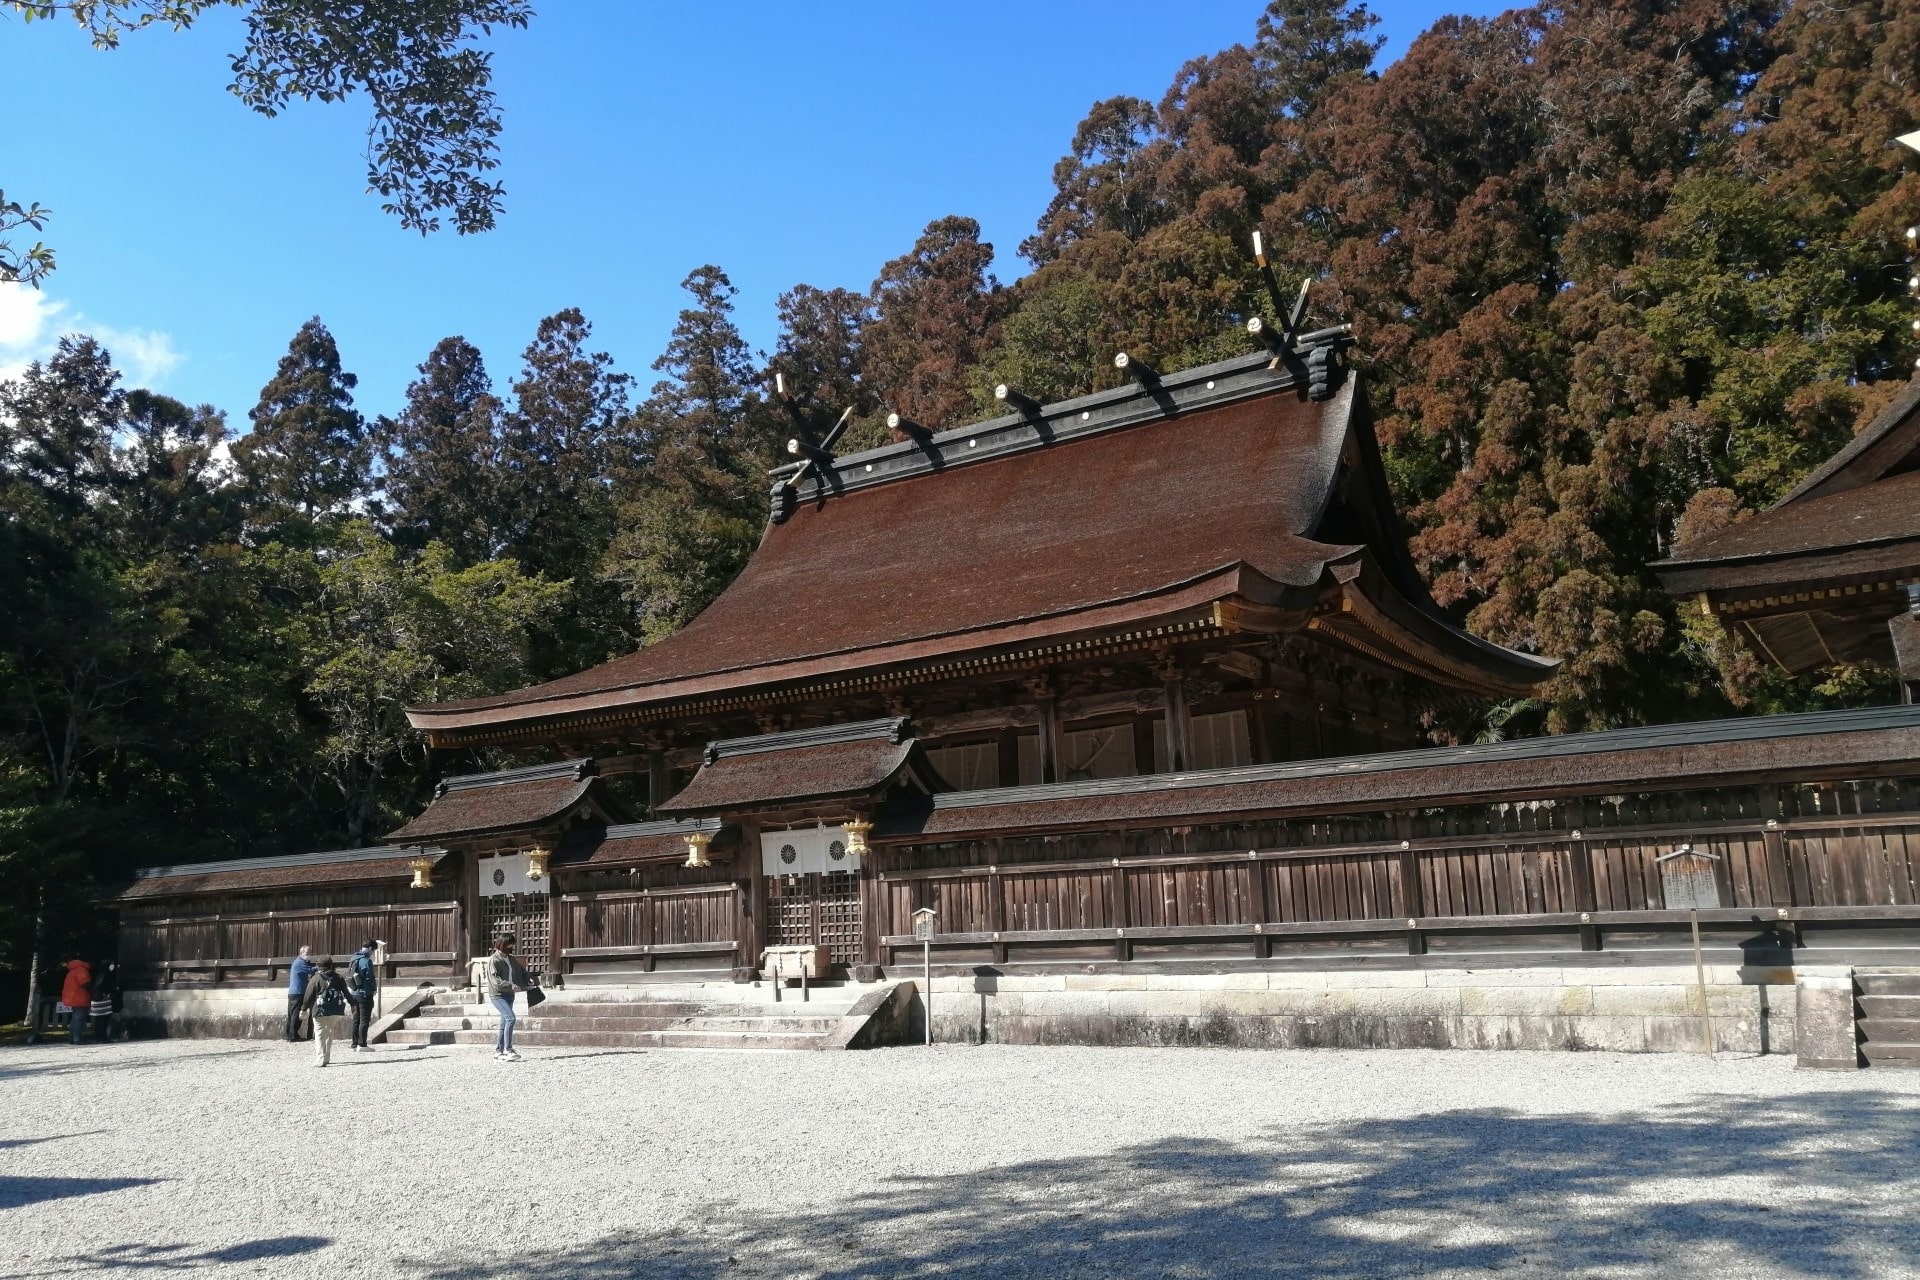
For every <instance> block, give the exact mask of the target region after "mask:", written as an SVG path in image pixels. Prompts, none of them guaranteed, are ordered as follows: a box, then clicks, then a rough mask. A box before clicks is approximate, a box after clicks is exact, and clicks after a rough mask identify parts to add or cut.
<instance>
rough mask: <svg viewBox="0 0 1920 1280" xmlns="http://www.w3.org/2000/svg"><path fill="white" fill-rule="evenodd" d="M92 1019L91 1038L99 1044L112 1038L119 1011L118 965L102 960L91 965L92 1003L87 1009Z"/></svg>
mask: <svg viewBox="0 0 1920 1280" xmlns="http://www.w3.org/2000/svg"><path fill="white" fill-rule="evenodd" d="M87 1012H88V1014H89V1015H90V1016H91V1018H92V1020H93V1038H94V1040H95V1041H96V1042H97V1043H99V1044H105V1043H106V1042H107V1041H109V1040H111V1039H113V1029H114V1026H115V1025H116V1020H117V1018H118V1015H119V1013H120V966H119V965H117V964H115V963H113V961H111V960H102V961H101V962H100V963H99V964H96V965H94V966H93V1005H92V1007H91V1008H90V1009H88V1011H87Z"/></svg>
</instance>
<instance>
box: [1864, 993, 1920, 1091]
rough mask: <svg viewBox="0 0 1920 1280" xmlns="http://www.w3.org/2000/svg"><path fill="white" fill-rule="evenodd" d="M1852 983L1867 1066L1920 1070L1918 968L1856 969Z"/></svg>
mask: <svg viewBox="0 0 1920 1280" xmlns="http://www.w3.org/2000/svg"><path fill="white" fill-rule="evenodd" d="M1853 981H1854V989H1855V996H1854V999H1855V1002H1856V1004H1857V1006H1858V1009H1859V1035H1860V1054H1861V1056H1862V1057H1863V1058H1864V1059H1865V1060H1866V1064H1867V1065H1868V1066H1870V1067H1906V1068H1910V1069H1911V1068H1920V969H1887V970H1882V971H1879V972H1876V971H1874V970H1871V969H1856V970H1854V973H1853Z"/></svg>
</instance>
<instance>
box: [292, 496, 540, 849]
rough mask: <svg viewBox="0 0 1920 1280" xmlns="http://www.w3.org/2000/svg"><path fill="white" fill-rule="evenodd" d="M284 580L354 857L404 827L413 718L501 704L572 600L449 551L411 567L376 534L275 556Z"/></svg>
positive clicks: (364, 529) (417, 769)
mask: <svg viewBox="0 0 1920 1280" xmlns="http://www.w3.org/2000/svg"><path fill="white" fill-rule="evenodd" d="M270 554H272V564H271V571H272V573H273V574H274V576H276V577H277V578H278V579H279V580H280V581H281V582H282V583H283V584H284V586H285V588H286V589H287V590H289V591H290V592H292V593H294V594H296V595H298V596H299V597H300V598H301V599H302V600H303V601H304V603H303V607H302V608H300V609H299V610H297V611H295V612H293V613H291V614H290V615H289V616H288V617H287V618H286V621H285V631H284V633H283V635H282V636H281V639H282V640H283V641H284V643H285V644H286V646H287V648H288V650H289V651H290V652H292V653H294V654H296V655H298V666H299V668H300V670H301V671H303V672H305V673H306V684H305V688H304V690H303V693H304V696H305V697H306V698H307V699H308V700H310V702H311V704H312V706H313V707H314V708H315V709H316V710H317V711H318V713H319V715H320V717H321V718H322V720H323V721H324V723H325V726H326V730H325V736H324V739H323V740H322V742H321V744H320V749H319V757H320V762H321V769H322V772H323V774H324V776H325V778H326V779H327V781H328V783H329V784H330V785H331V786H332V788H333V789H334V791H335V792H336V795H337V800H338V805H339V811H340V813H341V814H342V817H343V823H342V826H343V828H344V834H345V836H346V838H347V840H348V842H349V843H350V844H353V845H361V844H365V843H367V842H368V841H369V840H371V839H372V838H373V837H374V836H376V835H378V834H379V831H380V828H381V824H382V823H383V822H385V821H390V820H392V819H394V818H396V817H398V816H399V814H398V813H397V811H395V810H384V811H383V807H382V806H383V802H384V801H387V800H388V799H389V798H390V797H391V796H392V795H393V794H394V793H395V791H396V783H400V784H402V788H403V789H402V792H401V793H402V794H405V790H406V788H404V784H405V783H409V782H417V781H418V778H401V777H400V776H399V775H401V774H402V773H403V772H404V771H406V770H407V769H408V768H409V767H411V769H412V770H413V772H414V773H416V774H418V773H421V772H423V771H424V766H425V763H426V758H425V751H426V748H425V747H424V745H423V744H422V743H421V741H420V736H419V735H418V734H417V733H415V732H414V731H413V729H412V728H411V727H410V726H409V725H408V724H407V718H406V708H407V707H409V706H415V705H419V704H423V703H430V702H444V701H447V700H449V699H454V698H463V697H471V696H476V695H479V694H483V693H492V692H497V691H499V690H501V689H509V688H513V687H514V686H515V685H518V684H524V683H526V681H527V680H528V679H529V676H530V668H529V666H528V654H529V637H530V634H531V632H532V630H533V629H534V628H535V627H536V626H537V625H538V624H539V622H540V620H541V618H542V617H543V615H545V614H546V613H548V612H549V611H551V610H552V609H554V608H555V607H556V606H557V605H558V604H559V602H560V601H561V600H563V599H564V598H565V595H566V585H565V584H564V583H553V582H546V581H543V580H541V579H538V578H532V577H528V576H527V575H525V574H523V573H521V572H520V570H519V569H518V568H517V567H515V566H514V565H513V564H511V563H508V562H504V561H497V560H496V561H489V562H487V563H484V564H478V565H473V566H471V567H469V568H464V569H462V568H456V567H455V566H454V564H453V560H452V556H451V555H450V554H449V553H448V552H447V550H446V548H445V547H442V546H441V545H440V544H438V543H429V544H428V545H427V547H426V548H425V549H424V550H423V551H422V552H421V553H420V554H419V555H417V556H413V557H411V558H403V557H401V556H400V555H399V554H398V553H397V552H396V550H395V549H394V547H393V545H392V544H391V543H389V542H387V541H386V540H384V539H383V538H381V537H380V536H379V533H378V531H377V530H375V529H374V527H373V526H372V525H371V524H369V523H367V522H365V521H354V522H352V523H350V524H348V525H346V526H345V527H344V528H343V529H342V530H341V532H340V537H339V541H338V543H337V545H336V546H334V547H332V548H330V549H329V550H328V551H327V553H326V554H324V555H318V556H316V555H314V554H312V553H311V552H307V551H301V550H295V549H290V548H277V549H273V551H272V552H271V553H270Z"/></svg>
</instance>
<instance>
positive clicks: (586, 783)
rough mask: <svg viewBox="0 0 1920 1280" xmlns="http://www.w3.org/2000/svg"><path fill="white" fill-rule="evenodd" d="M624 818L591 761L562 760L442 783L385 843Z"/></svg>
mask: <svg viewBox="0 0 1920 1280" xmlns="http://www.w3.org/2000/svg"><path fill="white" fill-rule="evenodd" d="M629 816H630V815H629V814H627V813H626V812H624V811H623V810H622V809H621V808H620V806H619V805H618V803H616V802H615V801H614V800H613V799H612V797H610V796H608V795H606V794H605V793H604V792H602V791H601V789H600V786H599V780H598V779H597V778H596V777H595V776H594V764H593V761H591V760H566V761H562V762H560V763H558V764H541V765H532V766H529V767H528V768H524V769H506V770H502V771H500V772H498V773H473V774H465V775H462V776H460V777H455V778H447V779H445V780H444V781H442V782H441V783H440V785H439V786H438V787H436V788H435V789H434V793H433V801H432V803H430V804H428V805H427V807H426V808H425V809H423V810H421V811H420V814H419V816H417V817H415V818H414V819H413V820H412V821H411V822H409V823H407V825H405V826H404V827H401V828H399V829H398V830H396V831H393V832H391V833H389V834H388V836H387V839H389V840H392V841H394V842H396V843H399V844H417V843H419V842H421V841H423V840H446V839H453V838H459V837H474V836H484V835H493V834H500V833H506V832H514V831H526V832H529V833H535V832H542V831H544V830H546V829H548V828H552V827H557V826H559V825H561V824H563V823H565V822H567V821H568V820H570V819H572V818H576V817H582V818H593V819H595V820H597V821H598V822H600V823H613V822H621V821H624V820H625V819H627V818H628V817H629Z"/></svg>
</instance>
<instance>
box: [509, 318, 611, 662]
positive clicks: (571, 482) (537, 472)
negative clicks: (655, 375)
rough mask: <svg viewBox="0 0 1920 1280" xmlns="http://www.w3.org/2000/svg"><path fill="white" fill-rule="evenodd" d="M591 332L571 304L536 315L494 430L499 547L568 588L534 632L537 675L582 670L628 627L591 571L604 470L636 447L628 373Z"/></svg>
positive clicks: (600, 542) (601, 532) (603, 526)
mask: <svg viewBox="0 0 1920 1280" xmlns="http://www.w3.org/2000/svg"><path fill="white" fill-rule="evenodd" d="M592 336H593V327H592V326H591V325H590V324H588V323H587V319H586V317H585V316H584V315H582V314H581V313H580V311H579V309H578V308H574V307H569V308H568V309H566V310H564V311H560V312H557V313H555V314H554V315H551V316H548V317H546V318H545V319H544V320H542V321H541V322H540V326H539V330H538V332H537V333H536V334H535V336H534V340H533V341H532V342H531V343H529V344H528V346H527V349H526V354H525V357H524V360H525V363H524V365H523V367H522V369H521V374H520V377H519V378H518V379H517V380H516V381H515V382H514V384H513V393H514V407H513V409H512V410H511V411H510V412H508V413H507V414H506V415H505V417H504V420H503V426H502V432H501V436H502V439H501V451H500V452H501V467H500V470H499V472H498V475H497V482H498V484H497V487H498V492H499V495H500V498H499V511H500V517H501V520H502V523H503V524H504V525H505V529H504V533H505V540H504V546H503V549H502V554H503V555H505V556H507V557H509V558H511V559H513V560H514V561H515V562H517V563H518V564H519V566H520V568H521V570H522V571H523V572H526V573H529V574H535V575H542V576H545V577H547V578H549V579H552V580H555V581H565V582H567V583H569V584H570V585H569V591H570V598H569V602H568V604H567V605H566V607H564V608H562V609H560V610H558V611H556V613H555V614H554V616H553V617H551V618H549V619H548V621H547V625H546V627H545V628H544V635H545V643H543V644H542V646H541V648H540V651H539V653H538V654H537V656H536V660H535V669H536V671H537V672H538V673H539V674H540V675H541V676H559V675H565V674H567V673H569V672H573V671H578V670H579V669H580V668H582V667H586V666H591V665H593V664H594V663H596V662H599V661H601V660H602V659H604V658H607V657H609V656H611V653H612V649H611V648H610V646H613V645H617V644H618V643H619V638H620V637H621V636H623V635H625V634H630V633H631V631H632V627H631V625H630V624H629V623H628V621H627V618H626V616H625V610H624V608H623V606H622V604H621V597H620V592H619V590H618V588H616V587H614V586H613V585H611V584H609V583H607V582H604V581H603V580H601V579H600V578H599V577H598V576H597V575H596V573H595V572H594V571H595V569H596V567H597V566H598V565H599V564H600V562H601V560H602V559H603V558H604V557H605V555H606V554H607V548H608V546H609V545H610V544H611V543H612V541H613V536H614V495H613V490H612V485H611V484H610V482H609V477H610V476H611V475H612V474H613V473H614V472H615V471H617V470H619V471H624V470H628V469H630V468H631V467H632V465H633V459H635V458H637V457H639V456H640V455H641V454H642V452H643V451H644V448H645V445H644V442H643V441H641V440H640V439H638V438H637V437H636V434H635V428H634V423H633V415H632V412H631V409H630V407H629V405H628V400H627V394H628V387H629V385H630V384H631V382H632V379H631V378H629V377H628V376H627V375H626V374H624V373H617V372H615V371H614V369H613V357H611V356H609V355H608V354H607V353H606V352H604V351H599V352H596V351H591V350H590V349H589V347H588V343H589V341H590V339H591V338H592Z"/></svg>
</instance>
